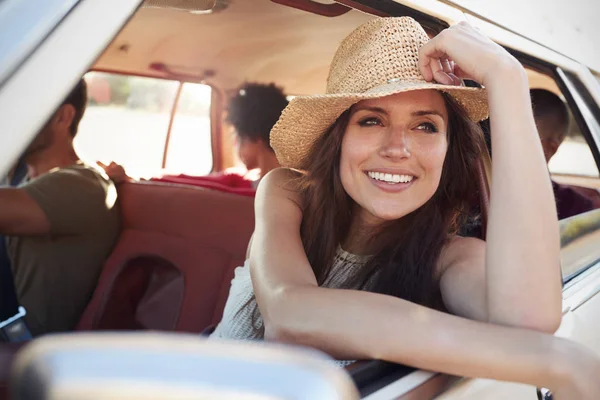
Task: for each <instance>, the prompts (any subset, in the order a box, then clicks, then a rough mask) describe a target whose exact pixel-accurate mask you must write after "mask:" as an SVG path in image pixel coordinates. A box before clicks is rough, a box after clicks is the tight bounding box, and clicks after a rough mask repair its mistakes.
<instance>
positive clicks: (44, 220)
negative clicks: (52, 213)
mask: <svg viewBox="0 0 600 400" xmlns="http://www.w3.org/2000/svg"><path fill="white" fill-rule="evenodd" d="M49 232H50V221H49V220H48V217H47V216H46V214H45V213H44V211H43V210H42V209H41V208H40V206H39V205H38V204H37V203H36V202H35V201H34V200H33V199H32V198H31V196H29V194H27V192H26V191H25V190H23V189H15V188H3V189H0V233H1V234H3V235H7V236H25V235H32V236H33V235H44V234H47V233H49Z"/></svg>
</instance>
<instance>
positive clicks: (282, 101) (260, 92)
mask: <svg viewBox="0 0 600 400" xmlns="http://www.w3.org/2000/svg"><path fill="white" fill-rule="evenodd" d="M287 105H288V100H287V98H286V95H285V94H284V93H283V89H281V88H280V87H277V86H275V84H274V83H270V84H262V83H244V84H243V85H242V86H240V87H239V88H238V90H237V92H236V94H235V96H233V97H232V98H231V100H230V101H229V107H228V110H227V111H228V115H227V122H229V123H230V124H231V125H233V127H234V128H235V130H236V131H237V134H238V135H239V136H240V137H245V138H248V139H251V140H253V141H257V140H262V141H263V142H264V143H265V144H266V145H267V146H269V148H270V147H271V146H270V144H269V135H270V133H271V129H272V128H273V126H274V125H275V123H276V122H277V120H278V119H279V117H280V116H281V112H282V111H283V109H284V108H285V107H286V106H287Z"/></svg>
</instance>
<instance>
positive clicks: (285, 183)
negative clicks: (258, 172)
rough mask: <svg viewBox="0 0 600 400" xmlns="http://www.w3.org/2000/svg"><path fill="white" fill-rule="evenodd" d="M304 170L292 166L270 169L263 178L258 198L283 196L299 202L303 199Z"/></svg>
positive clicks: (258, 190)
mask: <svg viewBox="0 0 600 400" xmlns="http://www.w3.org/2000/svg"><path fill="white" fill-rule="evenodd" d="M304 176H306V175H305V173H304V172H302V171H299V170H296V169H291V168H276V169H274V170H272V171H269V172H268V173H267V174H266V175H265V176H264V177H263V178H262V179H261V180H260V183H259V185H258V189H257V192H256V197H257V199H264V198H265V197H269V198H273V197H283V198H287V199H289V200H292V201H294V202H295V203H297V204H299V203H300V201H301V196H300V192H301V183H300V182H301V180H302V178H303V177H304Z"/></svg>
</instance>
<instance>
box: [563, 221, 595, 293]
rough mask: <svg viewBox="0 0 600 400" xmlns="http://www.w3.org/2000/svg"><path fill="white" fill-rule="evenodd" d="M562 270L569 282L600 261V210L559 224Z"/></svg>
mask: <svg viewBox="0 0 600 400" xmlns="http://www.w3.org/2000/svg"><path fill="white" fill-rule="evenodd" d="M559 229H560V239H561V252H560V259H561V267H562V268H561V269H562V271H563V280H564V281H565V282H569V281H570V280H572V279H574V277H576V276H577V275H579V274H581V273H582V272H583V271H585V270H586V269H588V268H589V267H590V266H592V265H594V264H595V263H597V262H598V261H599V260H600V246H599V245H598V243H600V210H592V211H589V212H587V213H585V214H580V215H576V216H574V217H571V218H567V219H564V220H562V221H560V222H559Z"/></svg>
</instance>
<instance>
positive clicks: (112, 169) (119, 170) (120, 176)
mask: <svg viewBox="0 0 600 400" xmlns="http://www.w3.org/2000/svg"><path fill="white" fill-rule="evenodd" d="M96 164H98V166H99V167H101V168H102V169H103V170H104V172H106V175H108V177H109V178H110V180H111V181H113V182H114V183H123V182H129V181H131V178H130V177H129V176H127V173H126V172H125V169H124V168H123V166H121V165H119V164H117V163H116V162H114V161H111V162H110V164H108V165H106V164H104V163H102V162H101V161H96Z"/></svg>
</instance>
